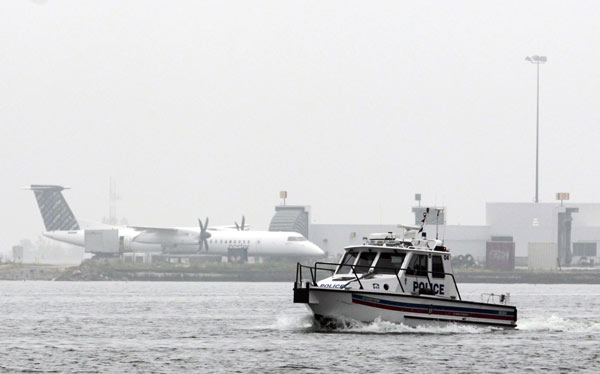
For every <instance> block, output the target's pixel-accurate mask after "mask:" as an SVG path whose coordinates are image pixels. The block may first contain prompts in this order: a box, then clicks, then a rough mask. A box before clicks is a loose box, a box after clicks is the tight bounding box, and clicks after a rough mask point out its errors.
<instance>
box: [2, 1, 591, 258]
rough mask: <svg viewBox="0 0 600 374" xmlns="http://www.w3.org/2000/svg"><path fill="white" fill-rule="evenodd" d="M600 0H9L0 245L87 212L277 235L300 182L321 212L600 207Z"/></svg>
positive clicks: (316, 214) (335, 216)
mask: <svg viewBox="0 0 600 374" xmlns="http://www.w3.org/2000/svg"><path fill="white" fill-rule="evenodd" d="M599 14H600V3H599V2H597V1H590V2H584V1H577V2H565V1H560V2H559V1H557V2H550V1H527V2H523V1H512V2H511V1H498V2H490V1H485V2H484V1H472V2H471V1H462V2H442V1H439V2H422V1H418V2H400V1H367V2H365V1H348V0H344V1H309V2H295V1H222V0H221V1H214V2H200V1H168V2H165V1H148V0H144V1H106V0H103V1H57V0H48V1H47V2H44V1H41V0H38V1H25V0H23V1H3V2H2V3H1V4H0V78H1V79H0V129H1V130H0V131H1V139H2V140H1V142H2V143H1V147H0V165H1V168H0V170H1V175H0V177H1V183H0V203H1V205H0V212H1V213H0V225H1V227H2V230H1V237H0V245H1V247H0V250H6V249H8V248H10V246H11V245H14V244H16V243H17V242H18V240H19V239H20V238H23V237H31V238H35V237H36V236H37V235H38V234H39V233H40V232H41V231H43V224H42V220H41V217H40V214H39V211H38V209H37V206H36V204H35V200H34V197H33V194H32V193H31V192H29V191H22V190H20V189H19V188H20V187H22V186H25V185H29V184H32V183H48V184H62V185H68V186H71V187H72V190H70V191H67V192H66V194H65V196H66V197H67V200H68V201H69V202H70V204H71V208H72V209H73V211H74V213H75V215H76V216H77V217H78V218H83V219H88V220H97V221H100V220H101V219H102V217H104V216H107V215H108V186H109V177H111V176H113V177H114V178H115V179H116V181H117V184H118V190H119V194H120V195H121V196H122V199H121V201H120V202H119V205H118V215H119V216H120V217H126V218H127V219H128V221H129V223H132V224H138V225H165V226H177V225H179V226H193V225H195V224H196V219H197V217H205V216H209V217H210V219H211V223H214V224H232V223H233V221H234V220H239V219H240V216H241V215H242V214H245V215H246V218H247V221H249V223H250V224H251V225H252V228H256V229H265V228H267V227H268V223H269V221H270V219H271V217H272V215H273V213H274V208H273V207H274V205H276V204H278V203H279V191H280V190H282V189H286V190H288V191H289V199H288V203H290V204H307V205H310V206H311V208H312V219H313V221H314V222H318V223H379V222H383V223H400V222H410V221H412V218H411V212H410V207H411V206H412V204H413V196H414V193H415V192H421V193H422V194H423V199H424V203H431V204H433V203H437V204H438V205H446V206H447V207H448V212H447V215H448V220H449V223H453V224H457V223H460V224H484V223H485V202H486V201H523V202H528V201H532V200H533V196H534V171H535V84H536V80H535V79H536V76H535V66H534V65H531V64H530V63H528V62H526V61H525V57H526V56H527V55H533V54H544V55H547V56H548V63H547V64H546V65H544V66H542V69H541V113H540V123H541V135H540V142H541V146H540V149H541V161H540V199H541V200H542V201H553V198H554V193H556V192H559V191H566V192H570V193H571V198H572V200H574V201H577V202H598V200H599V199H598V193H597V191H598V181H599V178H598V175H599V171H600V170H599V169H600V164H599V163H598V150H597V148H598V141H599V138H600V130H599V125H600V115H599V108H598V97H599V96H598V87H600V69H599V68H598V64H599V63H598V61H599V59H597V58H596V57H598V55H599V53H600V52H599V49H598V46H599V45H600V30H599V29H598V15H599Z"/></svg>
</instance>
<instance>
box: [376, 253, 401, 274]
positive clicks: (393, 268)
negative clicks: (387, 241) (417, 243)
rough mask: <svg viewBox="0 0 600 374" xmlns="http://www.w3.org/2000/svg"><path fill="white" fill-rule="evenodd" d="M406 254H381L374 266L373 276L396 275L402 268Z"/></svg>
mask: <svg viewBox="0 0 600 374" xmlns="http://www.w3.org/2000/svg"><path fill="white" fill-rule="evenodd" d="M405 257H406V253H382V254H381V255H379V260H377V264H376V265H375V270H374V273H375V274H396V273H397V272H398V271H400V269H401V268H402V263H403V262H404V258H405Z"/></svg>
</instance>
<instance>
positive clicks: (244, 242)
mask: <svg viewBox="0 0 600 374" xmlns="http://www.w3.org/2000/svg"><path fill="white" fill-rule="evenodd" d="M208 243H209V244H210V243H214V244H250V240H217V239H214V240H213V239H210V240H209V241H208Z"/></svg>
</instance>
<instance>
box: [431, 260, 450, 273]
mask: <svg viewBox="0 0 600 374" xmlns="http://www.w3.org/2000/svg"><path fill="white" fill-rule="evenodd" d="M431 273H432V275H431V276H432V277H434V278H444V277H445V276H446V275H445V274H444V263H443V262H442V256H433V257H432V258H431Z"/></svg>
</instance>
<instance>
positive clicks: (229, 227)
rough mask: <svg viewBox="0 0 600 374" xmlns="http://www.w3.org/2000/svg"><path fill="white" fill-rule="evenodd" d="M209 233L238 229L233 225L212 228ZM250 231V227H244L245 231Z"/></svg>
mask: <svg viewBox="0 0 600 374" xmlns="http://www.w3.org/2000/svg"><path fill="white" fill-rule="evenodd" d="M208 230H209V231H238V229H237V227H235V226H233V225H229V226H212V227H209V228H208ZM249 230H250V226H248V225H246V226H244V231H249Z"/></svg>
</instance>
